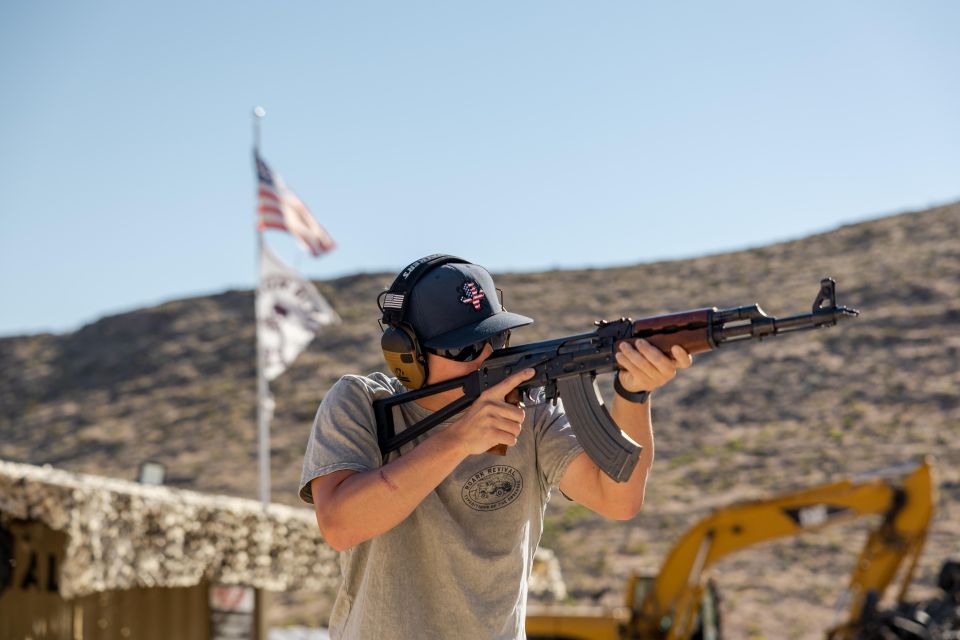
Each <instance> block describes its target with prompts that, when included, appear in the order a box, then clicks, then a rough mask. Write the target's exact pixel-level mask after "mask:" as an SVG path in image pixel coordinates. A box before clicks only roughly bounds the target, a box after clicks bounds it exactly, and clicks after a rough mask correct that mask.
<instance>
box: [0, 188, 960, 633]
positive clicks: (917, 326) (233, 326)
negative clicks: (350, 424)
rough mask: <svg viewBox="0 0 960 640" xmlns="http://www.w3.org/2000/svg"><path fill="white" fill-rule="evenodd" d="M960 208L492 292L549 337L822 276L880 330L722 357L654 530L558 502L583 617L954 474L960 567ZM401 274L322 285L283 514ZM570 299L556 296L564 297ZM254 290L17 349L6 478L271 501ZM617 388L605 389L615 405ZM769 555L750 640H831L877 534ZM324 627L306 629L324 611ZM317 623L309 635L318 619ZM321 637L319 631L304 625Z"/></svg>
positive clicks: (746, 603)
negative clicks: (762, 531) (857, 567)
mask: <svg viewBox="0 0 960 640" xmlns="http://www.w3.org/2000/svg"><path fill="white" fill-rule="evenodd" d="M958 238H960V205H950V206H945V207H939V208H936V209H931V210H928V211H922V212H915V213H907V214H902V215H896V216H891V217H886V218H882V219H879V220H874V221H870V222H865V223H862V224H856V225H850V226H845V227H842V228H840V229H837V230H834V231H831V232H829V233H825V234H821V235H816V236H812V237H808V238H804V239H801V240H796V241H792V242H786V243H782V244H776V245H771V246H766V247H761V248H756V249H751V250H746V251H740V252H735V253H727V254H722V255H715V256H707V257H702V258H697V259H693V260H683V261H669V262H658V263H652V264H640V265H637V266H631V267H623V268H614V269H588V270H575V271H550V272H543V273H520V274H496V275H497V276H498V284H499V285H500V286H501V287H502V288H503V289H504V290H505V292H506V304H507V306H508V307H509V308H510V309H511V310H513V311H517V312H519V313H523V314H527V315H530V316H533V317H535V318H536V319H537V323H536V325H534V326H533V327H531V328H529V329H526V330H522V331H520V332H519V334H517V336H516V338H517V339H519V340H536V339H542V338H547V337H555V336H559V335H563V334H568V333H579V332H583V331H587V330H589V329H590V328H591V326H592V322H593V321H594V320H596V319H599V318H603V317H620V316H624V315H630V316H633V317H641V316H645V315H651V314H657V313H665V312H670V311H680V310H684V309H691V308H696V307H702V306H718V307H729V306H740V305H744V304H750V303H753V302H759V303H760V304H761V305H762V306H763V308H764V309H765V310H766V311H767V312H768V313H770V314H772V315H790V314H794V313H801V312H805V311H808V310H809V308H810V305H811V303H812V302H813V298H814V297H815V295H816V294H817V291H818V288H819V280H820V278H821V277H822V276H824V275H831V276H833V277H834V278H836V280H837V282H838V298H839V302H840V304H845V305H847V306H852V307H857V308H859V309H861V310H862V312H863V313H862V316H861V317H860V318H859V319H857V320H854V321H851V322H848V323H846V324H844V325H843V326H841V327H837V328H832V329H826V330H823V331H820V332H816V333H801V334H796V335H794V336H789V337H784V338H777V339H775V340H771V341H765V342H763V343H750V344H745V345H740V346H736V347H729V348H723V349H719V350H717V351H715V352H713V353H709V354H703V355H701V356H699V357H698V358H697V360H696V363H695V366H694V367H693V368H691V369H689V370H687V371H684V372H682V373H681V375H680V376H678V378H677V379H676V380H675V381H674V383H672V384H671V385H670V386H669V387H668V388H667V389H664V390H663V391H662V392H661V393H658V394H657V397H656V398H655V400H654V404H655V408H654V412H655V422H656V430H657V462H656V465H655V468H654V473H653V476H652V479H651V485H650V489H649V492H648V501H647V505H646V506H645V508H644V512H643V513H642V514H641V515H640V516H638V517H637V518H636V519H635V520H634V521H632V522H629V523H607V522H603V521H601V520H599V519H598V518H595V517H593V516H592V515H591V514H589V513H587V512H585V511H584V510H583V509H582V508H580V507H578V506H576V505H574V504H572V503H569V502H566V501H565V500H563V499H555V500H554V501H552V503H551V505H550V508H549V511H548V522H547V530H546V533H545V539H544V544H545V545H547V546H550V547H552V548H553V549H554V550H555V551H556V552H557V554H558V556H559V558H560V561H561V565H562V568H563V571H564V577H565V578H566V581H567V586H568V590H569V591H570V594H571V600H572V601H576V602H579V603H603V604H618V603H619V601H620V598H621V593H620V591H621V589H622V585H623V583H624V581H625V577H626V576H627V575H628V573H629V572H631V571H633V570H638V569H650V570H655V569H656V567H657V565H658V563H659V562H660V560H661V559H662V556H663V554H664V553H665V552H666V550H667V549H668V548H669V545H670V543H671V542H672V541H673V540H675V539H676V538H677V537H678V536H679V535H680V534H681V533H682V532H683V530H684V529H685V528H686V527H687V526H689V525H690V524H692V523H693V522H695V521H696V520H697V519H698V518H700V517H702V516H703V515H705V514H707V513H709V511H710V510H711V509H713V508H716V507H718V506H721V505H724V504H728V503H729V502H731V501H734V500H739V499H743V498H749V497H760V496H768V495H774V494H776V493H781V492H784V491H787V490H790V489H796V488H799V487H803V486H806V485H811V484H815V483H820V482H823V481H825V480H828V479H832V478H836V477H839V476H841V475H845V474H850V473H857V472H862V471H867V470H871V469H876V468H881V467H885V466H890V465H894V464H899V463H902V462H905V461H909V460H911V459H916V458H917V457H918V456H922V455H933V456H935V457H936V458H937V461H938V469H939V485H940V498H939V508H938V511H937V514H936V522H935V525H934V527H933V529H932V531H931V534H930V539H929V541H928V546H927V549H926V552H925V554H924V558H923V561H922V562H921V565H920V567H919V569H918V572H917V576H916V580H915V583H916V584H917V585H918V588H919V590H918V591H917V594H918V595H922V594H923V593H924V589H927V591H929V588H930V585H932V584H933V581H934V579H935V572H936V570H937V569H938V568H939V562H940V560H941V559H942V558H944V557H945V556H946V555H948V554H951V553H952V554H954V555H960V392H958V390H960V366H958V363H960V240H958ZM391 277H392V274H372V275H367V274H365V275H357V276H352V277H348V278H342V279H338V280H333V281H328V282H319V283H317V284H318V287H319V288H320V290H321V291H322V293H323V294H324V295H325V296H326V297H327V298H328V300H330V302H331V303H332V304H333V305H334V307H336V309H337V311H338V312H339V313H340V315H341V316H342V317H343V319H344V323H343V324H341V325H339V326H336V327H332V328H330V329H329V330H327V331H326V332H325V333H324V334H323V335H322V336H320V337H319V338H317V339H316V340H315V341H314V342H313V343H312V344H311V346H310V347H309V349H308V350H307V351H306V352H305V353H304V354H303V355H302V356H301V357H300V358H299V359H298V360H297V362H296V363H295V365H294V366H293V367H292V368H291V369H290V370H289V371H287V372H286V373H285V374H284V375H283V376H281V377H280V378H279V379H278V380H277V381H276V382H275V383H274V385H273V392H274V394H275V396H276V402H277V410H276V417H275V419H274V423H273V439H272V447H273V449H272V469H273V478H272V482H273V487H274V496H275V500H277V501H279V502H286V503H290V504H296V495H295V492H296V485H297V481H298V479H299V473H300V460H301V455H302V450H303V445H304V442H305V439H306V435H307V431H308V429H309V427H310V423H311V420H312V418H313V415H314V412H315V410H316V407H317V404H318V403H319V402H320V400H321V399H322V398H323V395H324V393H325V392H326V390H327V389H328V388H329V387H330V385H331V384H332V383H333V382H334V381H335V380H336V379H337V378H338V377H339V375H340V374H342V373H344V372H356V371H361V372H362V371H371V370H375V369H378V368H380V367H381V364H382V363H381V358H380V353H379V345H378V334H379V328H378V326H377V322H376V318H377V312H376V306H375V302H374V300H375V297H376V295H377V293H379V292H380V291H381V290H382V289H383V288H384V287H385V286H387V285H389V283H390V280H391ZM558 294H561V295H558ZM254 367H255V358H254V322H253V294H252V292H250V291H229V292H226V293H223V294H221V295H217V296H211V297H202V298H193V299H187V300H178V301H175V302H170V303H167V304H164V305H161V306H158V307H153V308H149V309H143V310H139V311H135V312H132V313H127V314H122V315H117V316H111V317H106V318H103V319H101V320H99V321H97V322H95V323H93V324H90V325H88V326H85V327H83V328H82V329H80V330H79V331H76V332H74V333H70V334H63V335H51V334H40V335H32V336H22V337H13V338H5V339H0V458H3V459H8V460H16V461H23V462H30V463H36V464H42V463H49V464H52V465H54V466H57V467H60V468H64V469H69V470H76V471H84V472H89V473H98V474H104V475H111V476H117V477H122V478H134V477H135V475H136V470H137V466H138V464H139V463H140V462H141V461H143V460H147V459H151V460H157V461H160V462H163V463H164V464H166V466H167V474H168V482H169V483H170V484H172V485H174V486H180V487H189V488H195V489H200V490H204V491H211V492H222V493H227V494H233V495H238V496H246V497H256V491H257V478H256V468H257V466H256V426H255V391H256V381H255V370H254ZM607 388H609V387H608V385H607ZM867 524H869V523H860V524H854V525H850V526H848V527H845V528H843V529H833V530H827V531H824V532H823V533H820V534H817V535H812V536H806V537H804V538H797V539H794V540H789V541H784V542H779V543H770V544H766V545H763V546H761V547H757V548H755V549H750V550H747V551H744V552H742V553H741V554H739V555H736V556H732V557H731V558H730V559H729V560H726V561H725V562H724V563H723V564H721V565H720V567H718V571H717V578H718V582H719V586H720V589H721V591H722V592H723V593H724V595H725V599H724V605H723V607H724V608H723V612H724V614H725V623H726V626H727V628H728V629H729V630H730V631H731V633H732V636H731V637H744V638H746V637H755V638H760V637H767V638H816V637H819V636H820V634H821V631H822V629H823V628H825V627H827V626H828V625H829V624H830V623H831V622H834V621H835V619H836V618H835V614H834V604H835V602H836V599H837V598H838V597H839V595H840V593H841V591H842V589H843V586H844V585H845V581H846V576H847V575H848V574H849V571H850V568H851V567H852V564H853V562H854V559H855V557H856V550H857V548H858V546H859V545H860V544H861V543H862V534H863V531H864V530H865V527H866V525H867ZM305 615H306V614H305ZM307 617H309V616H307ZM306 621H309V620H306Z"/></svg>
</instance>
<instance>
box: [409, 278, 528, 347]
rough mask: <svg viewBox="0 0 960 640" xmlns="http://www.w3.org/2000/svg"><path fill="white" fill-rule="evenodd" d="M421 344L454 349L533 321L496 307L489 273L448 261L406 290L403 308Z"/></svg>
mask: <svg viewBox="0 0 960 640" xmlns="http://www.w3.org/2000/svg"><path fill="white" fill-rule="evenodd" d="M405 316H406V321H407V323H408V324H410V326H411V327H413V330H414V331H415V332H416V334H417V338H418V339H419V340H420V344H421V345H423V346H424V347H426V348H428V349H456V348H459V347H465V346H467V345H468V344H473V343H474V342H480V341H481V340H485V339H487V338H489V337H492V336H495V335H497V334H498V333H501V332H503V331H507V330H509V329H515V328H516V327H522V326H524V325H528V324H533V319H532V318H528V317H527V316H522V315H520V314H519V313H511V312H509V311H506V310H505V309H504V308H503V307H502V306H501V305H500V298H499V297H498V295H497V287H496V285H494V283H493V277H492V276H491V275H490V273H489V272H488V271H487V270H486V269H484V268H483V267H481V266H480V265H477V264H470V263H459V262H457V263H447V264H442V265H440V266H438V267H434V268H433V269H430V270H429V271H427V272H426V274H424V275H423V276H422V277H421V278H420V279H419V280H418V281H417V283H416V285H415V286H414V287H413V291H411V292H410V300H409V303H408V306H407V309H406V312H405Z"/></svg>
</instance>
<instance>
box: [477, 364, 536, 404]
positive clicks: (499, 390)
mask: <svg viewBox="0 0 960 640" xmlns="http://www.w3.org/2000/svg"><path fill="white" fill-rule="evenodd" d="M534 373H536V372H535V371H534V370H533V369H524V370H523V371H518V372H517V373H514V374H512V375H509V376H507V377H506V378H504V379H503V380H501V381H500V382H498V383H497V384H495V385H493V386H492V387H490V388H489V389H487V390H486V391H484V392H483V393H484V395H489V396H492V397H495V398H497V399H498V400H503V399H504V398H506V397H507V394H508V393H510V392H511V391H513V390H514V389H516V388H517V385H518V384H520V383H521V382H523V381H525V380H529V379H530V378H532V377H533V374H534Z"/></svg>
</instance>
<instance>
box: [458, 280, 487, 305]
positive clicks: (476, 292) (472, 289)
mask: <svg viewBox="0 0 960 640" xmlns="http://www.w3.org/2000/svg"><path fill="white" fill-rule="evenodd" d="M461 291H463V297H462V298H460V302H462V303H463V304H472V305H473V310H474V311H480V302H481V301H482V300H483V299H484V298H486V297H487V294H485V293H484V292H483V289H481V288H480V287H478V286H477V283H476V282H464V283H463V287H461Z"/></svg>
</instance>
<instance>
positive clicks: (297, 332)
mask: <svg viewBox="0 0 960 640" xmlns="http://www.w3.org/2000/svg"><path fill="white" fill-rule="evenodd" d="M256 311H257V341H258V344H259V348H260V362H261V367H262V370H263V375H264V377H265V378H266V379H267V380H273V379H274V378H276V377H277V376H279V375H280V374H281V373H283V372H284V371H285V370H286V369H287V367H289V366H290V364H291V363H292V362H293V361H294V360H295V359H296V357H297V356H298V355H300V352H301V351H303V350H304V349H305V348H306V347H307V345H308V344H310V341H311V340H313V337H314V336H315V335H316V334H317V332H318V331H319V330H320V328H321V327H323V326H324V325H328V324H333V323H336V322H339V321H340V317H339V316H338V315H337V312H336V311H334V310H333V307H331V306H330V303H329V302H327V301H326V299H325V298H324V297H323V296H322V295H320V292H319V291H317V289H316V287H314V286H313V284H312V283H311V282H310V281H309V280H306V279H305V278H303V277H301V276H300V274H298V273H297V272H296V271H294V270H293V269H291V268H290V267H288V266H287V265H285V264H283V263H282V262H281V261H280V259H279V258H277V257H276V256H274V255H273V254H272V253H270V251H269V250H268V249H267V247H266V246H265V245H263V244H262V243H261V246H260V283H259V285H258V286H257V299H256Z"/></svg>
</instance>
